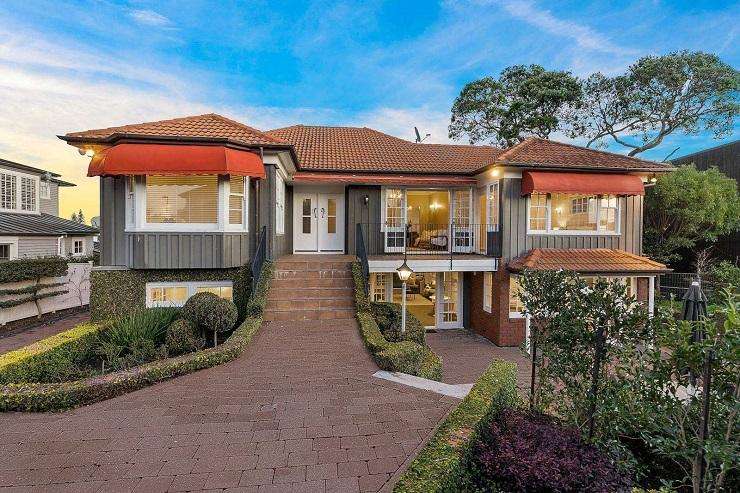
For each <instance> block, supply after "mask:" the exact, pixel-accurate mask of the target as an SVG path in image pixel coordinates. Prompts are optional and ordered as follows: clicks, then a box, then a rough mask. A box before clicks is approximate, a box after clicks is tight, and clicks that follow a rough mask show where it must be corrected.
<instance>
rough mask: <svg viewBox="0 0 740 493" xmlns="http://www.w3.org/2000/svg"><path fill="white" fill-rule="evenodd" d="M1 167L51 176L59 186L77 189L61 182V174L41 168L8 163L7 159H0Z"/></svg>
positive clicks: (73, 185)
mask: <svg viewBox="0 0 740 493" xmlns="http://www.w3.org/2000/svg"><path fill="white" fill-rule="evenodd" d="M0 166H3V167H7V168H11V169H15V170H18V171H23V172H26V173H34V174H39V175H45V174H46V173H48V174H49V176H50V177H51V181H52V182H54V183H56V184H57V185H59V186H60V187H75V186H77V185H75V184H74V183H69V182H68V181H64V180H61V179H60V178H59V177H60V176H62V175H60V174H59V173H54V172H53V171H48V170H45V169H41V168H35V167H33V166H28V165H27V164H21V163H16V162H15V161H8V160H7V159H2V158H0Z"/></svg>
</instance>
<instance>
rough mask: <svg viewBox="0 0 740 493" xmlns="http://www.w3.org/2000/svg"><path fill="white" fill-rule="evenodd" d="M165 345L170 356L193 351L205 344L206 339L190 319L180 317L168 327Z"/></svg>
mask: <svg viewBox="0 0 740 493" xmlns="http://www.w3.org/2000/svg"><path fill="white" fill-rule="evenodd" d="M164 345H165V347H166V348H167V354H168V355H169V356H178V355H180V354H185V353H192V352H193V351H197V350H199V349H202V348H203V346H205V340H204V339H203V337H202V336H201V335H200V334H199V333H198V331H197V330H196V329H195V327H193V324H191V323H190V322H189V321H187V320H185V319H184V318H178V319H177V320H175V321H174V322H172V323H171V324H170V326H169V327H167V335H166V336H165V342H164Z"/></svg>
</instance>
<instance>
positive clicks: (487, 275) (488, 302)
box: [483, 272, 493, 313]
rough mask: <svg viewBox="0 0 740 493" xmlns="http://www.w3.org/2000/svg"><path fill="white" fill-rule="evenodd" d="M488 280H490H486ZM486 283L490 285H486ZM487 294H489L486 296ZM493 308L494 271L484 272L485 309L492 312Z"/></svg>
mask: <svg viewBox="0 0 740 493" xmlns="http://www.w3.org/2000/svg"><path fill="white" fill-rule="evenodd" d="M486 280H488V282H486ZM486 284H487V285H488V286H486ZM486 294H487V295H488V296H486ZM492 309H493V272H484V273H483V311H484V312H487V313H491V311H492Z"/></svg>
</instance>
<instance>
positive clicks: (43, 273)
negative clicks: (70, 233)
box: [0, 257, 67, 284]
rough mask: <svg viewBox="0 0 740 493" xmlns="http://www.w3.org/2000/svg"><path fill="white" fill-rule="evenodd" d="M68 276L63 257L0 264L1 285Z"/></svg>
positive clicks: (25, 259)
mask: <svg viewBox="0 0 740 493" xmlns="http://www.w3.org/2000/svg"><path fill="white" fill-rule="evenodd" d="M66 275H67V261H66V260H65V259H64V258H62V257H39V258H21V259H16V260H10V261H8V262H2V263H0V284H2V283H6V282H19V281H30V280H33V279H41V278H42V277H62V276H66Z"/></svg>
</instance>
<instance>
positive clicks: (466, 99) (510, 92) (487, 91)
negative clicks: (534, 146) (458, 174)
mask: <svg viewBox="0 0 740 493" xmlns="http://www.w3.org/2000/svg"><path fill="white" fill-rule="evenodd" d="M580 97H581V88H580V85H579V83H578V80H577V79H576V78H575V77H573V76H572V75H571V74H570V72H558V71H548V70H545V69H544V68H543V67H541V66H539V65H529V66H525V65H515V66H513V67H509V68H507V69H505V70H504V71H503V72H501V75H500V77H499V78H498V79H495V78H493V77H484V78H483V79H480V80H476V81H473V82H470V83H468V84H466V85H465V87H464V88H463V90H462V92H461V93H460V95H459V96H458V97H457V99H456V100H455V103H454V105H453V106H452V121H451V123H450V127H449V132H450V138H454V139H459V138H462V137H463V136H465V135H467V137H468V139H469V140H470V143H471V144H472V143H476V142H480V141H492V142H496V143H498V144H500V145H503V146H511V145H514V144H516V143H518V142H521V141H522V140H524V139H525V138H526V137H530V136H537V137H543V138H547V137H548V136H549V135H550V134H551V133H552V132H553V131H555V130H557V129H558V128H559V127H560V125H561V118H562V117H563V115H564V112H565V110H566V108H568V107H569V106H571V105H575V104H577V103H578V101H579V100H580Z"/></svg>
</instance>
